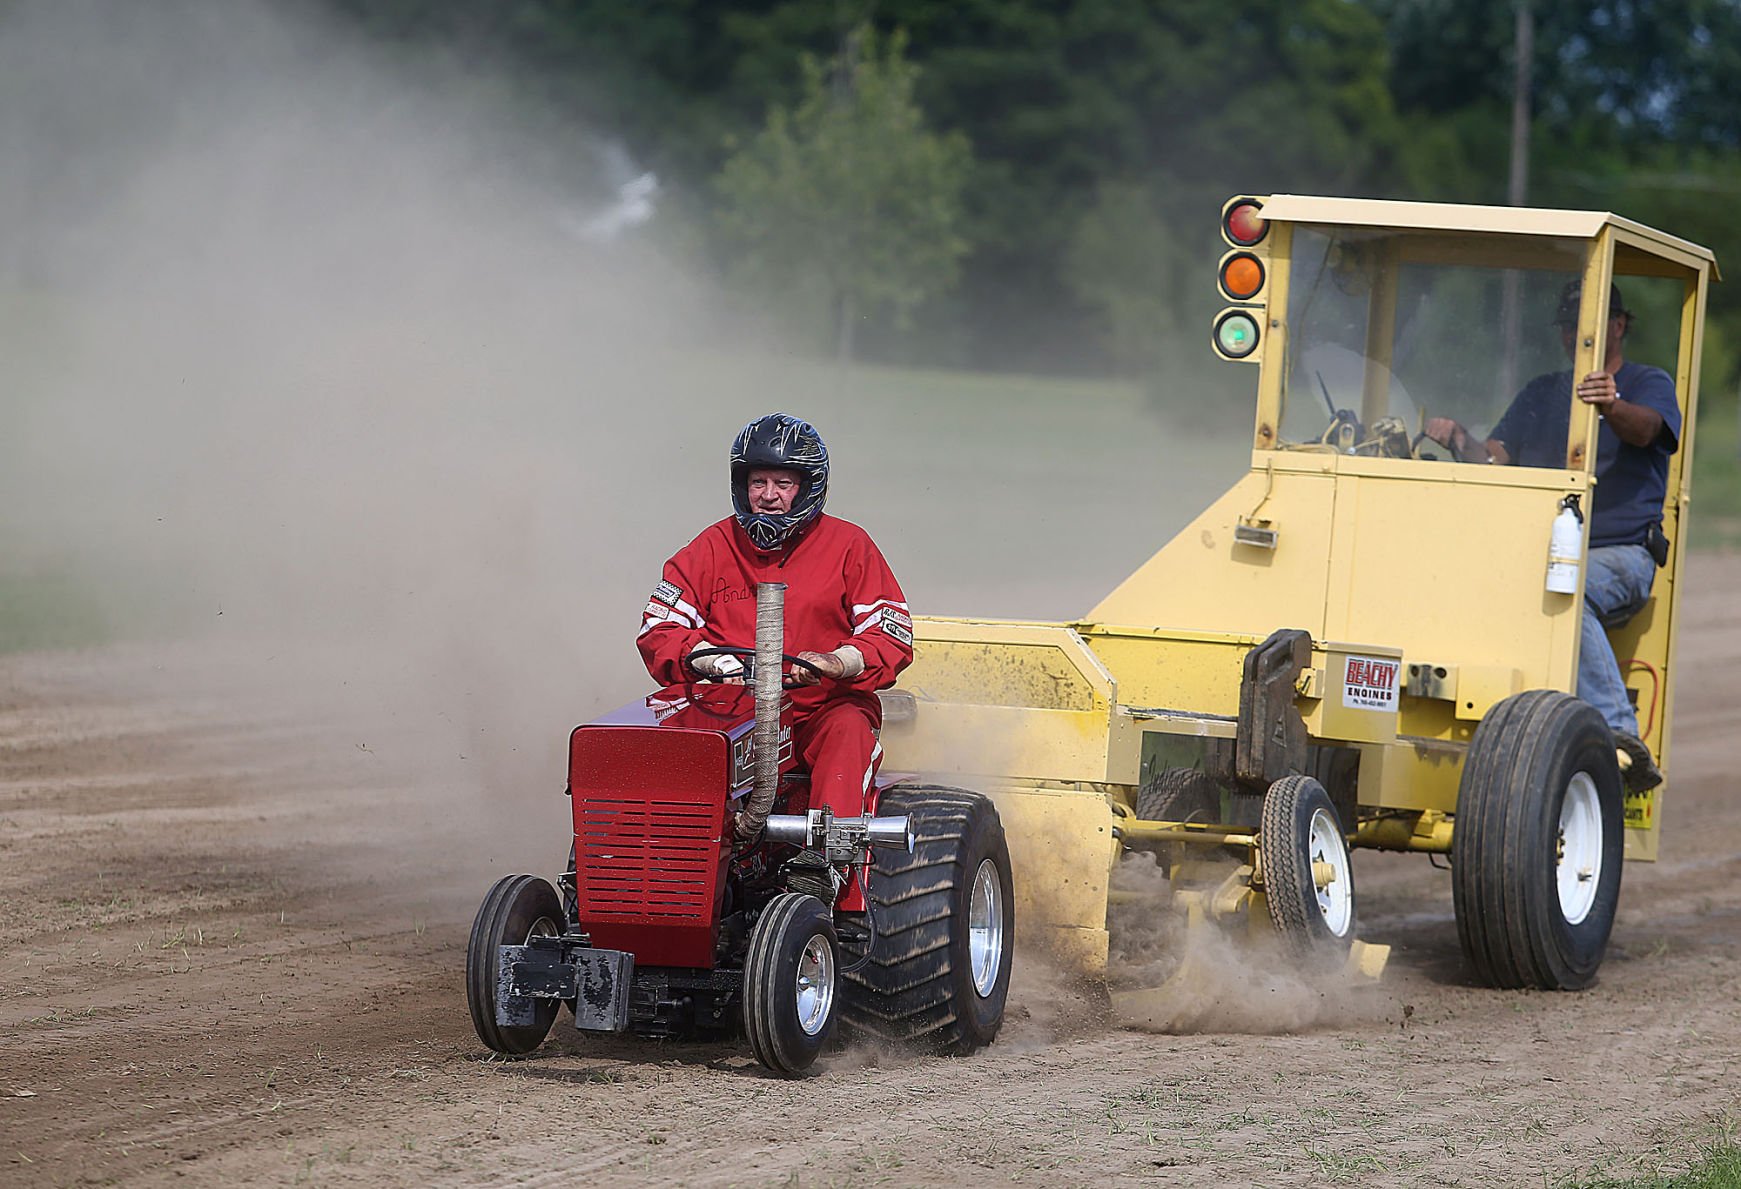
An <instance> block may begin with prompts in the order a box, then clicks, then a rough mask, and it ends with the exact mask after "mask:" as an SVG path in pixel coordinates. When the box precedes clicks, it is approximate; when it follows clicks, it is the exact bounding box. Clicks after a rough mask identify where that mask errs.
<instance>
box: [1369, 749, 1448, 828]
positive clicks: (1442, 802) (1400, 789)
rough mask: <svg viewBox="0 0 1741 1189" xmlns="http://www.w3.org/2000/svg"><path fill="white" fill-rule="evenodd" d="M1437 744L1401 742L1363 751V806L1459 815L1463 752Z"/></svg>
mask: <svg viewBox="0 0 1741 1189" xmlns="http://www.w3.org/2000/svg"><path fill="white" fill-rule="evenodd" d="M1435 742H1436V741H1431V740H1424V739H1398V740H1397V741H1396V742H1395V743H1385V744H1379V745H1374V746H1370V747H1362V748H1361V749H1360V803H1361V804H1362V805H1377V806H1381V807H1383V808H1385V809H1432V810H1437V811H1439V812H1440V813H1455V812H1457V785H1458V782H1459V781H1461V780H1462V778H1463V752H1462V751H1461V750H1460V749H1456V748H1452V747H1449V746H1446V745H1436V746H1435Z"/></svg>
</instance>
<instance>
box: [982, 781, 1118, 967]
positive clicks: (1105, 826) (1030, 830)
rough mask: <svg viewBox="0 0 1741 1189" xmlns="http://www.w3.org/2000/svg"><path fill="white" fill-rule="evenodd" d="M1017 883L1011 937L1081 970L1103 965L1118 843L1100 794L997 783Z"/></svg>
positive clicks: (995, 797) (991, 791)
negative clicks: (1030, 944) (1108, 905)
mask: <svg viewBox="0 0 1741 1189" xmlns="http://www.w3.org/2000/svg"><path fill="white" fill-rule="evenodd" d="M986 792H987V793H988V794H989V795H990V796H991V799H992V801H993V802H995V803H996V805H997V811H998V816H999V817H1001V818H1002V819H1003V826H1004V836H1005V837H1006V838H1007V839H1008V840H1009V847H1010V875H1011V877H1012V879H1013V881H1014V884H1015V899H1016V904H1015V909H1016V937H1017V939H1018V941H1020V942H1022V943H1024V944H1029V943H1032V944H1038V945H1040V946H1041V947H1042V948H1045V949H1047V950H1049V951H1050V952H1051V955H1052V957H1053V958H1054V960H1056V961H1058V962H1060V963H1061V964H1063V965H1065V966H1066V967H1068V968H1069V969H1072V970H1075V971H1078V972H1080V973H1083V974H1098V973H1100V972H1101V971H1102V970H1104V969H1105V966H1106V945H1107V940H1106V904H1107V889H1108V884H1109V882H1110V879H1111V874H1112V864H1113V862H1114V861H1115V860H1116V858H1117V856H1118V849H1119V848H1118V842H1117V840H1115V839H1114V838H1113V836H1112V825H1113V818H1112V809H1111V807H1110V806H1109V805H1108V804H1107V802H1106V798H1105V797H1103V796H1101V795H1100V794H1099V793H1092V792H1078V791H1076V790H1072V789H1044V788H1024V787H1020V786H1013V785H997V786H994V787H991V788H988V789H986Z"/></svg>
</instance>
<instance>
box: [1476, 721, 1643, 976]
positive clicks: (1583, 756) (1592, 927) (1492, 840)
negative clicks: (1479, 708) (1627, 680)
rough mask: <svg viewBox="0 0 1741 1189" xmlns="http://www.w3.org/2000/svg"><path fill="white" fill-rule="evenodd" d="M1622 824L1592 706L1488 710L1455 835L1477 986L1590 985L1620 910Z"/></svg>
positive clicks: (1601, 727) (1616, 779) (1603, 734)
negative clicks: (1616, 910) (1483, 983)
mask: <svg viewBox="0 0 1741 1189" xmlns="http://www.w3.org/2000/svg"><path fill="white" fill-rule="evenodd" d="M1622 815H1623V802H1622V794H1621V786H1620V767H1619V764H1618V763H1617V762H1616V760H1615V758H1614V737H1613V735H1612V734H1611V733H1610V731H1609V730H1608V725H1607V724H1606V723H1605V722H1603V721H1602V716H1601V715H1600V714H1599V713H1598V712H1597V711H1596V709H1595V707H1593V706H1591V705H1590V704H1589V703H1587V702H1584V701H1581V700H1579V699H1578V698H1574V697H1572V696H1571V695H1570V694H1565V693H1561V692H1559V691H1558V690H1545V689H1538V690H1528V691H1526V692H1524V693H1521V694H1514V695H1512V696H1511V697H1509V698H1506V699H1505V700H1504V701H1502V702H1500V703H1499V704H1498V705H1496V706H1494V707H1493V709H1492V710H1490V711H1488V712H1487V715H1486V716H1485V717H1484V718H1483V719H1482V720H1481V724H1480V725H1479V726H1478V727H1476V728H1475V738H1474V739H1473V740H1471V741H1470V743H1469V754H1468V756H1467V757H1465V759H1464V761H1463V778H1462V782H1461V784H1460V785H1459V786H1458V791H1457V817H1456V820H1455V822H1454V824H1453V828H1452V833H1451V873H1452V875H1451V892H1452V903H1453V905H1454V906H1455V908H1456V913H1457V938H1458V940H1459V941H1460V942H1462V945H1463V953H1464V955H1465V956H1466V957H1467V958H1468V959H1469V964H1470V965H1471V966H1472V967H1474V969H1475V974H1476V975H1477V977H1479V978H1480V979H1481V981H1483V982H1485V983H1488V984H1490V985H1492V986H1495V987H1539V988H1541V989H1542V990H1546V991H1555V990H1564V991H1575V990H1579V989H1581V988H1583V987H1587V986H1589V985H1590V983H1591V982H1592V981H1593V980H1594V979H1595V977H1596V969H1597V967H1599V966H1600V965H1601V964H1602V956H1603V954H1604V952H1605V951H1606V950H1607V948H1608V934H1609V931H1610V930H1611V929H1612V928H1613V926H1614V912H1615V908H1616V907H1617V906H1618V904H1619V902H1620V867H1621V856H1622V850H1623V847H1624V835H1623V833H1622V830H1623V824H1624V823H1623V820H1622Z"/></svg>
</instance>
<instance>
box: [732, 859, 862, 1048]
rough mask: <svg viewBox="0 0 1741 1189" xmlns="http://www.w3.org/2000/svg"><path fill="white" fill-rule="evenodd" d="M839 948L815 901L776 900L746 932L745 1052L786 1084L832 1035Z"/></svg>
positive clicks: (785, 896)
mask: <svg viewBox="0 0 1741 1189" xmlns="http://www.w3.org/2000/svg"><path fill="white" fill-rule="evenodd" d="M839 970H840V942H839V939H838V938H837V937H836V936H835V932H834V917H833V915H832V914H831V913H830V912H829V910H828V908H827V906H826V905H824V904H823V903H822V901H820V900H818V899H817V898H816V897H814V896H807V895H804V894H802V893H800V892H782V893H780V894H779V895H778V896H775V897H774V898H773V899H772V900H770V901H768V905H767V907H766V908H764V909H762V915H761V916H759V917H757V918H756V924H755V928H754V929H752V930H751V932H750V950H749V954H748V955H747V956H746V957H745V959H744V1031H745V1032H746V1033H748V1034H749V1038H750V1051H751V1052H753V1053H754V1054H755V1055H756V1060H757V1061H760V1062H761V1063H762V1064H763V1065H765V1066H766V1067H767V1068H769V1069H771V1070H773V1071H774V1072H775V1073H778V1074H783V1075H786V1076H788V1077H790V1076H792V1075H794V1074H800V1073H803V1072H804V1071H805V1070H807V1069H809V1068H810V1066H811V1065H813V1064H814V1063H815V1061H816V1057H817V1054H819V1053H821V1052H822V1047H823V1045H825V1044H827V1043H828V1039H829V1037H830V1036H831V1035H832V1034H833V1032H834V1018H835V1005H836V1004H837V1003H838V1001H839V1000H838V996H837V995H836V991H837V989H838V986H837V980H838V977H839Z"/></svg>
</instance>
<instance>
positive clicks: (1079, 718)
mask: <svg viewBox="0 0 1741 1189" xmlns="http://www.w3.org/2000/svg"><path fill="white" fill-rule="evenodd" d="M1113 730H1114V727H1113V723H1112V721H1111V715H1110V714H1108V713H1106V712H1080V711H1072V710H1039V709H1031V708H1026V707H1019V706H969V705H962V704H960V703H956V702H927V701H923V700H920V701H918V703H917V713H916V714H915V715H914V717H913V718H912V719H911V720H909V721H907V722H889V723H885V724H884V726H883V731H882V745H883V766H884V767H885V768H887V769H889V770H890V771H906V772H938V773H951V774H956V775H970V774H975V773H992V774H996V775H1000V776H1008V777H1011V778H1015V779H1020V780H1058V781H1078V780H1082V781H1096V782H1104V781H1107V780H1108V779H1109V775H1108V767H1109V764H1108V757H1109V751H1110V750H1111V748H1112V746H1113V743H1112V740H1113V738H1114V735H1113ZM1131 767H1132V774H1131V779H1133V780H1134V778H1135V777H1134V762H1133V765H1131Z"/></svg>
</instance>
